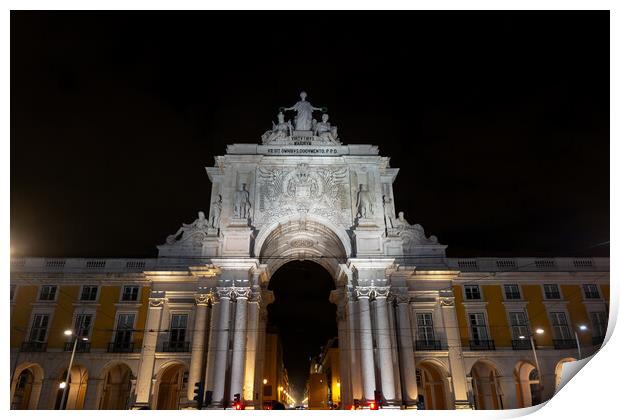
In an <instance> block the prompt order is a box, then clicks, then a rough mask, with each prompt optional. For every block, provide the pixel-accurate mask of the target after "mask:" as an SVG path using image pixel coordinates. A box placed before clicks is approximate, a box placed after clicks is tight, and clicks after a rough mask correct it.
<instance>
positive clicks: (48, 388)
mask: <svg viewBox="0 0 620 420" xmlns="http://www.w3.org/2000/svg"><path fill="white" fill-rule="evenodd" d="M58 384H59V382H58V381H57V380H56V379H54V378H45V379H43V384H42V385H41V394H40V395H39V405H38V409H39V410H53V409H54V403H55V402H56V392H57V391H58Z"/></svg>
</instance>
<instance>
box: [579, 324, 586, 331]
mask: <svg viewBox="0 0 620 420" xmlns="http://www.w3.org/2000/svg"><path fill="white" fill-rule="evenodd" d="M579 329H580V330H581V331H585V330H587V329H588V327H586V326H585V325H580V326H579Z"/></svg>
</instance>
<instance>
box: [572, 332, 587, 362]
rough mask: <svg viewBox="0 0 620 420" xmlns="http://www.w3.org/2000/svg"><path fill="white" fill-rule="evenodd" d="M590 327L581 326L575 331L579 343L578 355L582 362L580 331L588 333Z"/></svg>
mask: <svg viewBox="0 0 620 420" xmlns="http://www.w3.org/2000/svg"><path fill="white" fill-rule="evenodd" d="M587 329H588V327H586V326H585V325H583V324H582V325H579V326H578V327H577V328H576V329H575V341H576V343H577V354H578V355H579V360H581V342H580V341H579V333H578V330H579V331H587Z"/></svg>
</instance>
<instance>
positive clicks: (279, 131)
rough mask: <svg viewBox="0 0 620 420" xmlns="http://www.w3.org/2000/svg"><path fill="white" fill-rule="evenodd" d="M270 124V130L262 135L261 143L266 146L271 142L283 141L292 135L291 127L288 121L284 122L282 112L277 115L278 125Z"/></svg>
mask: <svg viewBox="0 0 620 420" xmlns="http://www.w3.org/2000/svg"><path fill="white" fill-rule="evenodd" d="M272 124H273V127H272V129H271V130H270V131H267V132H266V133H265V134H263V137H262V139H263V143H265V144H267V143H271V142H273V141H277V140H281V139H285V138H287V137H289V136H290V135H291V134H292V131H293V125H292V124H291V122H290V121H284V114H283V113H282V112H280V113H279V114H278V123H277V124H275V123H272Z"/></svg>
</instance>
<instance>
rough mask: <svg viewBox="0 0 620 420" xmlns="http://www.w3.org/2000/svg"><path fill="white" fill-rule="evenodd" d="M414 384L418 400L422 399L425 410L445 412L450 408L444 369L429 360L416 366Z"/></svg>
mask: <svg viewBox="0 0 620 420" xmlns="http://www.w3.org/2000/svg"><path fill="white" fill-rule="evenodd" d="M416 382H417V385H418V399H420V396H421V397H422V398H423V399H424V408H425V409H426V410H447V409H450V408H452V407H451V402H450V397H449V389H450V388H449V385H448V381H447V375H446V373H445V372H444V369H443V368H442V367H440V366H439V364H438V363H435V362H433V361H430V360H424V361H422V362H420V363H418V365H417V369H416Z"/></svg>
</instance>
